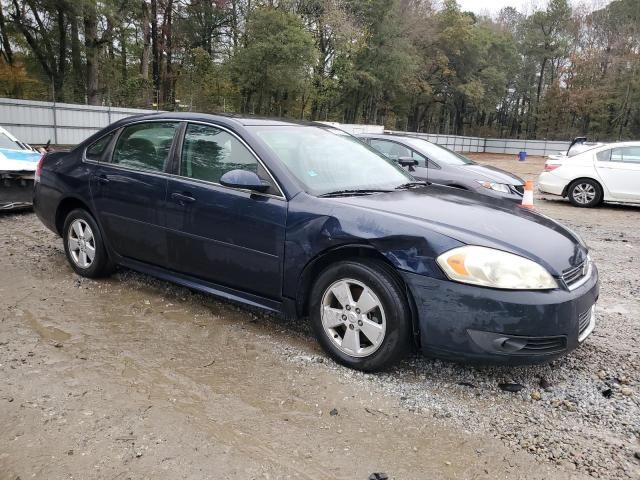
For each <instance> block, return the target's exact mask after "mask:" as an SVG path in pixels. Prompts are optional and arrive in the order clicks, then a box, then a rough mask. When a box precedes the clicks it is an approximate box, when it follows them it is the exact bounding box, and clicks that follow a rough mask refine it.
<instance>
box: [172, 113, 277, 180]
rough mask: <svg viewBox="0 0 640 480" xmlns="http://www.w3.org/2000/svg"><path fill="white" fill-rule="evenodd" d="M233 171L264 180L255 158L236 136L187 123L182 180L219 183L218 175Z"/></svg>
mask: <svg viewBox="0 0 640 480" xmlns="http://www.w3.org/2000/svg"><path fill="white" fill-rule="evenodd" d="M236 169H241V170H249V171H251V172H255V173H257V174H258V175H259V176H260V177H261V178H265V175H261V173H263V172H261V170H262V169H261V168H259V164H258V161H257V160H256V158H255V157H254V156H253V155H252V154H251V152H250V151H249V150H248V149H247V148H246V147H245V146H244V145H243V144H242V143H241V142H240V141H239V140H238V139H237V138H236V137H234V136H233V135H231V134H230V133H228V132H226V131H224V130H222V129H220V128H216V127H212V126H210V125H198V124H189V126H188V127H187V131H186V133H185V137H184V144H183V146H182V163H181V166H180V174H181V175H182V176H183V177H189V178H195V179H197V180H206V181H207V182H213V183H220V177H222V175H224V174H225V173H227V172H229V171H231V170H236Z"/></svg>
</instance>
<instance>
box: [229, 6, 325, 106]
mask: <svg viewBox="0 0 640 480" xmlns="http://www.w3.org/2000/svg"><path fill="white" fill-rule="evenodd" d="M245 43H246V45H245V47H244V48H241V49H239V50H238V51H237V52H236V53H235V55H234V56H233V59H232V66H231V70H232V72H233V79H234V80H235V82H236V84H237V85H238V87H239V88H240V91H241V92H242V95H243V105H241V107H240V108H241V110H242V111H248V112H251V113H261V114H271V115H273V114H276V115H282V114H286V113H287V112H288V111H289V108H290V106H293V105H295V103H296V102H295V100H296V98H298V97H300V96H301V95H303V94H304V90H305V88H308V86H309V82H310V73H311V71H310V66H311V65H312V64H313V62H314V61H315V57H316V52H315V49H314V46H313V39H312V38H311V36H310V35H309V33H308V32H307V31H306V30H305V29H304V26H303V24H302V21H301V20H300V18H298V17H297V16H295V15H294V14H291V13H288V12H285V11H282V10H277V9H274V8H258V9H256V10H254V11H253V12H252V13H251V15H249V18H248V19H247V30H246V37H245Z"/></svg>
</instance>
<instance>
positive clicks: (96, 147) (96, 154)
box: [85, 132, 115, 162]
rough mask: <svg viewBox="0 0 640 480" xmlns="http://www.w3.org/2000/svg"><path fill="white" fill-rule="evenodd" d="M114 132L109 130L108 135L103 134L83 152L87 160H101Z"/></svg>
mask: <svg viewBox="0 0 640 480" xmlns="http://www.w3.org/2000/svg"><path fill="white" fill-rule="evenodd" d="M114 135H115V132H111V133H110V134H108V135H105V136H104V137H102V138H101V139H100V140H98V141H97V142H95V143H94V144H93V145H91V146H90V147H88V148H87V152H86V153H85V157H86V158H87V160H93V161H94V162H99V161H100V160H102V156H103V155H104V154H105V152H106V151H107V147H108V146H109V144H110V143H111V140H112V139H113V136H114Z"/></svg>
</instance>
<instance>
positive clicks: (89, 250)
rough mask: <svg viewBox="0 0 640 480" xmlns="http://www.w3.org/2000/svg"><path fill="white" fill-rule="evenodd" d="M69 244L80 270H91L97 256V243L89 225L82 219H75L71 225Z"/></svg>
mask: <svg viewBox="0 0 640 480" xmlns="http://www.w3.org/2000/svg"><path fill="white" fill-rule="evenodd" d="M67 242H68V245H69V253H70V254H71V258H72V260H73V262H74V263H75V264H76V265H77V266H78V267H80V268H89V267H90V266H91V265H92V264H93V260H94V258H95V256H96V241H95V238H94V236H93V231H92V230H91V227H90V226H89V224H88V223H87V222H86V221H84V220H83V219H81V218H77V219H75V220H74V221H73V222H72V223H71V225H69V232H68V234H67Z"/></svg>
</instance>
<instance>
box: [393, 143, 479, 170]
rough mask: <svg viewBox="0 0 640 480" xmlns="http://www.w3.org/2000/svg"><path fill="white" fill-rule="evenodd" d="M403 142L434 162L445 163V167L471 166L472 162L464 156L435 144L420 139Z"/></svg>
mask: <svg viewBox="0 0 640 480" xmlns="http://www.w3.org/2000/svg"><path fill="white" fill-rule="evenodd" d="M405 141H406V142H407V143H408V144H409V145H411V146H412V147H415V148H417V149H419V151H420V152H421V153H424V154H425V155H426V156H427V157H429V158H430V159H431V160H433V161H434V162H440V163H445V164H447V165H472V164H473V163H474V162H473V161H472V160H469V159H468V158H467V157H465V156H464V155H460V154H459V153H456V152H454V151H452V150H449V149H448V148H445V147H442V146H440V145H436V144H435V143H431V142H428V141H426V140H422V139H421V138H405Z"/></svg>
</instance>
